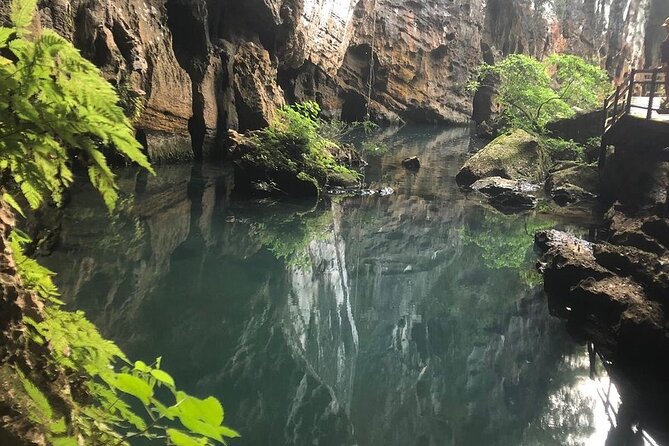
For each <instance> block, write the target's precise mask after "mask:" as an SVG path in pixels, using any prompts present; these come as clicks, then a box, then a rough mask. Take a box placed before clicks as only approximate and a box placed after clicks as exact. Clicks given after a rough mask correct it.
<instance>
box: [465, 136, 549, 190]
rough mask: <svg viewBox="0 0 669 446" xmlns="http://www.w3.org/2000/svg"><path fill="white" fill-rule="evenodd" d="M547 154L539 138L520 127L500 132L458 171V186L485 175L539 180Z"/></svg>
mask: <svg viewBox="0 0 669 446" xmlns="http://www.w3.org/2000/svg"><path fill="white" fill-rule="evenodd" d="M547 165H548V155H547V153H546V150H545V148H544V147H543V145H542V144H540V142H539V140H538V139H537V138H536V137H534V136H532V135H530V134H529V133H527V132H525V131H523V130H516V131H514V132H513V133H511V134H508V135H502V136H500V137H498V138H497V139H495V140H494V141H493V142H491V143H490V144H488V145H487V146H485V147H484V148H483V149H481V150H480V151H479V152H478V153H476V155H474V156H472V157H471V158H470V159H469V160H468V161H467V162H466V163H465V165H464V166H463V167H462V169H461V170H460V172H459V173H458V175H457V177H456V180H457V182H458V184H459V185H461V186H470V185H471V184H473V183H475V182H476V181H478V180H481V179H484V178H488V177H495V176H497V177H503V178H509V179H513V180H521V181H528V182H533V183H538V182H540V181H542V180H543V178H544V176H545V172H546V170H547Z"/></svg>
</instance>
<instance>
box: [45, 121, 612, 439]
mask: <svg viewBox="0 0 669 446" xmlns="http://www.w3.org/2000/svg"><path fill="white" fill-rule="evenodd" d="M380 138H381V139H382V141H383V143H384V144H385V145H386V146H387V147H389V148H390V151H389V153H388V154H386V155H383V156H374V157H370V160H369V161H370V165H369V166H368V168H367V180H368V181H370V183H371V184H372V185H373V186H374V187H384V186H389V187H392V188H393V189H394V190H395V193H394V194H393V195H390V196H383V197H382V196H371V197H354V198H335V199H332V200H325V201H324V202H321V203H320V204H316V203H313V202H308V203H303V202H274V201H269V200H264V201H258V200H255V201H254V200H249V199H241V198H235V197H234V194H233V195H231V191H232V189H233V183H232V180H231V175H230V172H229V170H227V169H225V168H221V167H219V166H216V165H211V164H205V165H182V166H171V167H169V166H166V167H160V168H158V169H157V172H158V175H157V176H156V177H149V178H145V177H142V176H138V175H137V174H136V173H135V172H134V171H130V170H128V171H123V172H122V173H121V175H120V182H121V184H122V185H123V189H124V191H125V192H126V194H125V197H126V198H125V199H124V200H123V201H122V203H121V206H120V212H119V213H118V215H115V216H114V217H112V218H110V217H109V215H108V213H107V212H106V210H105V209H104V208H103V206H102V204H101V203H100V202H99V199H98V198H97V197H96V196H95V194H94V193H93V192H92V191H89V190H87V189H86V190H78V191H76V192H75V194H76V195H77V197H76V199H73V200H71V203H72V205H71V206H70V207H68V208H67V209H66V210H65V211H64V213H63V215H62V216H61V217H60V218H61V219H62V220H61V221H62V222H61V227H60V237H59V242H58V243H57V245H56V246H55V249H54V251H53V252H52V253H51V254H50V255H48V256H46V257H44V258H43V259H42V260H43V262H44V263H45V264H46V265H47V266H49V267H51V268H52V269H54V270H55V271H56V272H57V273H58V277H57V282H58V285H59V286H60V289H61V291H62V293H63V296H64V298H65V300H66V301H67V302H68V304H69V307H70V308H73V309H80V310H83V311H85V312H86V313H87V314H88V316H89V317H90V318H91V319H92V320H93V321H95V323H96V324H97V325H98V326H99V327H100V329H101V331H102V332H103V334H105V335H106V336H108V337H110V338H112V339H113V340H114V341H116V342H117V343H118V344H119V345H120V346H121V347H122V348H123V349H124V350H125V351H126V353H128V354H129V355H130V356H131V357H133V358H137V359H144V360H146V361H150V360H152V359H153V358H155V357H156V356H162V357H163V364H164V367H165V368H166V369H168V370H170V371H171V372H172V373H173V374H174V376H175V378H176V379H177V382H178V383H179V385H180V387H182V388H184V390H186V391H188V392H192V393H194V394H196V395H200V396H205V395H207V394H214V395H216V396H218V397H219V398H220V399H221V401H222V402H223V404H224V406H225V408H226V412H227V414H226V419H227V424H229V425H230V426H232V427H234V428H235V429H237V430H239V431H240V432H241V433H242V435H243V438H241V439H239V440H236V441H232V442H231V444H232V445H253V446H256V445H284V444H285V445H313V444H318V445H359V446H371V445H388V446H391V445H397V446H406V445H417V446H429V445H459V446H462V445H472V446H474V445H476V446H478V445H500V446H514V445H550V444H559V445H580V444H583V445H586V444H593V445H595V444H600V445H603V444H604V442H605V440H606V437H607V435H608V433H609V430H610V428H611V424H610V420H611V419H615V415H614V413H613V412H614V411H615V409H616V407H617V402H616V396H615V388H610V386H609V381H608V378H607V377H606V375H605V374H603V373H601V371H600V374H599V376H597V377H596V378H595V379H590V377H589V361H588V356H587V352H586V348H585V347H584V346H581V345H578V344H576V343H575V342H574V341H572V340H571V338H570V337H569V336H568V334H567V333H566V330H565V328H564V324H563V323H562V322H561V321H559V320H557V319H555V318H553V317H552V316H551V315H550V314H549V311H548V306H547V303H546V298H545V296H544V295H543V293H542V291H541V288H542V287H541V278H540V277H539V276H538V275H537V274H536V273H535V272H534V263H535V261H536V257H535V255H534V253H533V251H532V243H533V234H534V231H536V230H538V229H540V228H548V227H557V228H561V229H565V230H568V231H571V232H576V233H585V232H587V230H588V229H589V228H588V227H587V225H588V223H587V222H586V223H584V221H583V220H582V219H579V220H578V221H568V220H564V219H558V218H556V217H552V216H550V215H532V214H530V215H516V216H505V215H503V214H500V213H499V212H497V211H495V210H494V209H492V208H491V207H489V206H488V205H486V204H484V202H483V201H482V200H481V199H480V198H479V197H478V196H475V195H468V194H465V193H464V192H462V191H460V190H459V189H458V188H457V186H456V184H455V181H454V178H455V175H456V173H457V171H458V169H459V167H460V166H461V164H462V162H463V161H464V160H465V159H466V156H467V151H468V148H469V145H470V139H469V131H468V129H459V128H456V129H437V128H428V129H425V128H408V129H404V130H401V131H399V132H397V133H393V132H388V133H387V134H384V135H381V137H380ZM414 155H417V156H418V157H419V158H420V159H421V161H422V165H423V167H422V168H421V169H420V170H419V171H418V172H417V173H412V172H408V171H406V170H404V169H403V168H402V167H401V160H402V159H404V158H406V157H409V156H414ZM607 395H609V397H610V399H611V401H612V403H613V405H612V407H610V408H609V409H608V410H606V409H605V401H606V400H607Z"/></svg>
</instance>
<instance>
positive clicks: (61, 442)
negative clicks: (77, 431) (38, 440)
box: [51, 437, 79, 446]
mask: <svg viewBox="0 0 669 446" xmlns="http://www.w3.org/2000/svg"><path fill="white" fill-rule="evenodd" d="M51 444H52V445H53V446H79V442H78V441H77V439H76V438H72V437H60V438H52V439H51Z"/></svg>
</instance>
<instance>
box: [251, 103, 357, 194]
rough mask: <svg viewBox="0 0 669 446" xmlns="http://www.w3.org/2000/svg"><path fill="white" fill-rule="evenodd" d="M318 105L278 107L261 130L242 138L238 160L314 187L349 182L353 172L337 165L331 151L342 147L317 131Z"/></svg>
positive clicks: (318, 129) (354, 173)
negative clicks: (286, 173)
mask: <svg viewBox="0 0 669 446" xmlns="http://www.w3.org/2000/svg"><path fill="white" fill-rule="evenodd" d="M319 113H320V106H319V105H318V104H317V103H315V102H311V101H307V102H304V103H301V104H295V105H289V106H285V107H282V108H281V109H279V110H278V111H277V114H276V117H275V119H274V120H273V121H272V122H271V123H270V125H269V126H268V127H267V128H265V129H262V130H258V131H255V132H251V133H250V134H248V135H246V136H244V137H243V140H242V143H243V144H242V145H243V146H244V147H245V148H246V150H245V151H244V153H242V154H241V159H242V160H243V161H244V162H246V163H249V164H250V165H253V166H259V167H261V168H263V169H265V170H267V171H279V172H290V173H292V174H295V175H296V176H297V177H298V178H300V179H301V180H305V181H309V182H312V183H314V184H315V185H317V186H323V185H325V184H328V183H336V184H341V183H344V184H352V183H355V182H356V181H357V179H358V175H357V173H356V172H355V171H353V170H351V169H349V168H347V167H345V166H343V165H341V164H340V163H339V162H338V161H337V158H336V157H335V154H337V153H338V152H340V151H342V147H341V146H340V145H339V144H338V143H336V142H335V141H333V140H331V139H328V138H326V137H324V136H323V135H322V133H321V127H322V125H323V124H322V121H321V120H320V118H319Z"/></svg>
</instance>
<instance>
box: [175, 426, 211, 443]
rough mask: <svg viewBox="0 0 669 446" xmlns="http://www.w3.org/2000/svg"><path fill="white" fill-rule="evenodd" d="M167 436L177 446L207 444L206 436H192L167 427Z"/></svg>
mask: <svg viewBox="0 0 669 446" xmlns="http://www.w3.org/2000/svg"><path fill="white" fill-rule="evenodd" d="M167 436H168V437H169V439H170V441H171V442H172V443H173V444H174V445H175V446H204V445H206V444H207V440H206V439H205V438H195V437H191V436H190V435H188V434H185V433H184V432H181V431H179V430H176V429H167Z"/></svg>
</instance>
